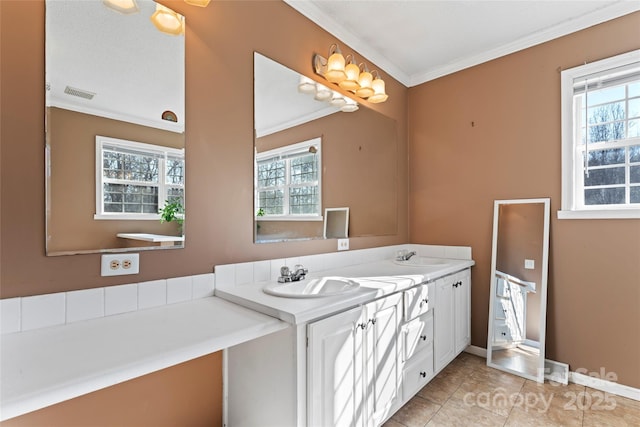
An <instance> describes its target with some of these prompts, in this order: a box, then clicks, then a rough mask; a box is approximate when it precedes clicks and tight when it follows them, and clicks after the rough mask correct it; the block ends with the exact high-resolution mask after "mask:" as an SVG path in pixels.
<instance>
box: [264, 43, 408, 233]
mask: <svg viewBox="0 0 640 427" xmlns="http://www.w3.org/2000/svg"><path fill="white" fill-rule="evenodd" d="M254 73H255V75H254V102H255V105H254V111H255V135H256V138H255V153H256V157H255V162H256V165H257V164H258V163H259V162H260V160H259V159H262V158H263V156H264V154H263V153H265V152H269V151H272V150H277V149H282V147H287V146H291V145H292V144H296V143H300V142H301V141H309V140H313V139H319V140H320V141H321V147H322V149H321V152H319V153H318V154H321V156H320V157H319V158H320V159H321V162H322V166H321V169H320V170H319V173H320V175H319V178H318V179H319V186H320V187H321V190H322V191H321V199H320V206H319V209H318V211H319V212H321V213H322V212H324V209H325V208H332V207H341V206H349V208H350V212H349V215H350V224H349V235H350V236H351V237H361V236H382V235H392V234H395V233H396V232H397V205H396V189H397V146H396V123H395V121H394V120H392V119H390V118H389V117H386V116H384V115H382V114H380V113H378V112H376V111H374V110H371V109H369V108H366V107H364V106H362V105H360V107H359V109H358V110H357V111H355V112H349V113H347V112H341V111H340V109H339V108H338V107H335V106H332V105H331V104H330V103H329V102H328V101H325V100H318V99H315V97H314V95H312V94H309V93H301V92H300V91H299V89H298V86H299V84H300V83H301V81H305V80H306V81H307V82H308V80H309V79H307V78H305V77H303V76H301V75H300V74H299V73H297V72H295V71H293V70H291V69H289V68H287V67H284V66H282V65H281V64H278V63H277V62H275V61H272V60H271V59H269V58H266V57H265V56H263V55H260V54H258V53H255V54H254ZM259 181H260V177H259V175H258V174H256V181H255V184H256V188H255V191H254V194H258V193H259V191H260V190H259V188H258V186H259V185H260V183H259ZM282 197H283V198H286V197H287V196H286V195H284V194H283V195H282ZM260 209H262V211H261V210H260ZM254 214H255V229H254V230H255V240H256V242H258V243H259V242H272V241H286V240H300V239H316V238H317V239H321V238H323V233H324V230H323V227H324V226H323V221H322V219H323V218H322V216H320V217H319V218H318V219H319V220H318V221H309V220H304V221H300V220H298V221H294V220H292V218H283V220H282V221H265V220H264V218H265V216H266V210H265V207H264V206H263V205H261V202H260V199H259V197H257V196H256V197H255V204H254ZM307 219H308V218H307Z"/></svg>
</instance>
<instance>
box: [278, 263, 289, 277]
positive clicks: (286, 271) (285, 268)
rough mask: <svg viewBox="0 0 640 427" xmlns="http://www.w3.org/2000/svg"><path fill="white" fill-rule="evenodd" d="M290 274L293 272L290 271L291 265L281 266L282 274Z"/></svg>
mask: <svg viewBox="0 0 640 427" xmlns="http://www.w3.org/2000/svg"><path fill="white" fill-rule="evenodd" d="M290 275H291V272H290V271H289V267H287V266H286V265H283V266H282V267H280V276H282V277H288V276H290Z"/></svg>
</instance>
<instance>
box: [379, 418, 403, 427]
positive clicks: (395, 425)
mask: <svg viewBox="0 0 640 427" xmlns="http://www.w3.org/2000/svg"><path fill="white" fill-rule="evenodd" d="M382 427H406V426H405V425H404V424H400V423H399V422H397V421H395V420H394V419H393V418H391V419H390V420H389V421H387V422H386V423H384V424H382Z"/></svg>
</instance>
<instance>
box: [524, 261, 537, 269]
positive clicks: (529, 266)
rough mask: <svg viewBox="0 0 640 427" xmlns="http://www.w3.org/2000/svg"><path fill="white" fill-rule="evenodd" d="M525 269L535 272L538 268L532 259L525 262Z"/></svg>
mask: <svg viewBox="0 0 640 427" xmlns="http://www.w3.org/2000/svg"><path fill="white" fill-rule="evenodd" d="M524 268H526V269H527V270H533V269H535V268H536V262H535V260H532V259H525V260H524Z"/></svg>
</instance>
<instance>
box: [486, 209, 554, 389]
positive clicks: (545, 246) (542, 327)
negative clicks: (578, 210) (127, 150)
mask: <svg viewBox="0 0 640 427" xmlns="http://www.w3.org/2000/svg"><path fill="white" fill-rule="evenodd" d="M550 203H551V200H550V199H549V198H538V199H512V200H495V201H494V205H493V239H492V244H491V277H490V280H491V282H490V283H491V290H490V292H491V293H490V296H489V331H488V334H487V366H490V367H492V368H496V369H499V370H502V371H505V372H509V373H511V374H514V375H518V376H521V377H524V378H527V379H530V380H533V381H537V382H539V383H543V382H544V378H545V334H546V323H547V317H546V313H547V287H548V286H547V285H548V280H547V279H548V265H549V224H550ZM515 204H542V205H543V207H544V225H543V230H542V259H541V267H540V269H541V270H540V273H541V278H540V284H539V286H537V287H538V289H539V292H540V320H539V335H540V337H539V351H540V353H539V356H538V360H537V363H536V368H537V370H536V375H531V374H529V373H527V372H522V371H518V370H515V369H511V368H509V367H506V366H503V365H500V364H497V363H495V362H494V361H493V358H492V347H493V341H494V332H495V331H494V318H495V315H494V313H495V306H494V301H495V297H494V296H495V295H496V287H497V281H496V280H495V277H496V262H497V249H498V224H499V222H498V221H499V213H500V206H502V205H515Z"/></svg>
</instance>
